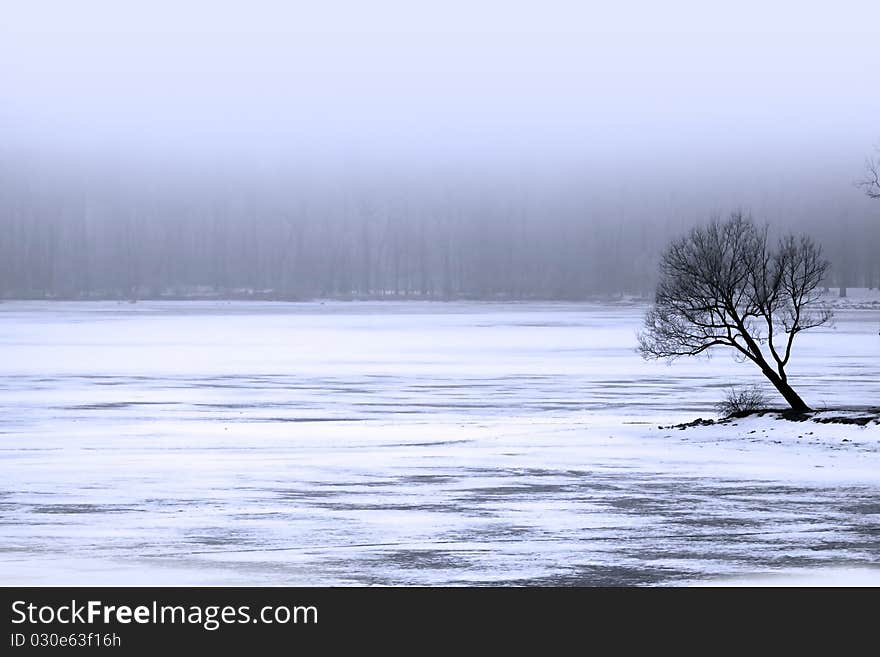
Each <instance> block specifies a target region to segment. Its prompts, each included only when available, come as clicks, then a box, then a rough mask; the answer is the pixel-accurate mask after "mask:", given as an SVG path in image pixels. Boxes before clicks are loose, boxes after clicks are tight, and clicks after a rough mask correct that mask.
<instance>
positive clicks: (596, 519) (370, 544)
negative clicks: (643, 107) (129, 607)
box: [0, 302, 880, 585]
mask: <svg viewBox="0 0 880 657" xmlns="http://www.w3.org/2000/svg"><path fill="white" fill-rule="evenodd" d="M643 311H644V308H643V307H642V306H639V305H637V304H618V305H597V304H486V303H472V304H471V303H448V304H444V303H413V302H409V303H379V302H352V303H343V302H335V303H334V302H327V303H323V304H322V303H303V304H290V303H245V302H233V303H228V302H176V303H175V302H149V303H143V302H141V303H137V304H128V303H122V304H117V303H112V302H108V303H92V302H89V303H59V302H55V303H42V302H12V303H2V304H0V357H2V360H0V413H2V415H0V511H2V529H0V537H2V543H0V582H2V583H4V584H254V585H273V584H291V585H297V584H301V585H309V584H314V585H323V584H330V585H333V584H383V585H384V584H429V585H430V584H443V585H447V584H495V583H504V584H509V583H515V584H674V583H694V582H699V581H705V582H709V583H717V582H740V581H743V580H742V578H743V577H759V578H760V577H766V576H770V575H773V574H778V573H785V572H789V571H790V572H792V573H796V575H797V577H798V578H800V579H798V580H797V581H802V579H803V577H804V576H805V575H804V573H807V574H810V573H816V574H820V576H821V577H824V580H823V581H827V580H828V578H829V577H830V578H831V580H832V581H833V580H834V578H835V575H834V573H842V572H846V573H868V572H870V571H864V570H852V567H855V566H864V565H870V564H874V563H876V562H877V561H878V557H880V542H878V541H877V538H876V537H877V526H878V521H880V487H878V484H880V468H878V465H880V454H878V448H880V428H878V427H877V425H876V424H873V423H872V424H869V425H868V426H865V427H859V426H854V425H819V424H814V425H810V426H807V425H805V424H802V423H786V422H780V421H773V420H770V419H767V418H764V419H749V420H743V421H741V422H738V423H735V425H730V426H718V425H715V426H712V427H699V428H695V429H689V430H687V431H679V430H675V429H672V430H670V429H660V428H658V427H659V426H668V425H670V424H672V423H674V422H680V421H687V420H692V419H694V418H696V417H700V416H702V417H704V418H705V417H714V416H715V412H714V408H713V407H714V404H715V402H716V401H718V399H719V398H720V397H721V396H722V394H723V390H722V388H723V387H725V386H727V385H729V384H731V383H746V382H759V381H760V380H761V379H760V375H759V374H758V373H757V372H754V371H752V369H753V368H751V367H750V366H749V365H747V364H742V363H737V362H735V361H734V360H733V359H731V358H730V357H729V356H727V355H726V354H724V353H723V352H722V353H719V355H718V356H716V357H715V358H713V359H712V360H710V361H706V360H689V361H679V362H677V363H675V364H673V365H671V366H669V365H666V364H664V363H646V362H644V361H642V360H641V359H640V358H639V357H638V355H637V354H636V353H635V351H634V347H635V332H636V330H637V329H638V328H639V325H640V320H641V315H642V313H643ZM878 323H880V310H873V309H851V310H846V309H841V310H840V311H839V312H838V317H837V322H836V326H835V327H834V328H828V329H824V330H821V331H816V332H814V333H812V334H804V335H802V336H800V338H799V340H800V342H799V345H798V347H799V348H798V349H797V351H796V353H795V355H794V359H793V361H794V362H793V364H792V368H791V377H792V382H793V384H794V385H795V387H796V388H797V389H798V390H799V392H801V394H802V396H803V397H804V398H805V399H806V400H807V401H808V402H809V403H811V404H813V405H814V406H817V407H821V406H823V405H827V406H837V405H847V406H854V405H871V404H874V403H875V402H876V400H877V398H878V392H880V365H878V363H880V360H878V355H880V336H878V335H877V333H878ZM806 432H812V433H811V434H809V435H807V434H806ZM825 567H835V568H837V569H838V570H828V571H826V570H823V568H825ZM840 568H846V569H847V570H845V571H844V570H839V569H840ZM822 573H825V574H824V575H821V574H822ZM828 573H831V575H828ZM793 577H794V575H793ZM858 577H859V576H858V575H856V576H855V577H851V576H849V575H847V577H846V580H847V581H846V583H847V584H851V583H853V581H852V580H853V579H854V578H855V579H858ZM718 578H720V579H718ZM873 578H874V581H876V575H874V576H873ZM871 579H872V578H871V577H870V576H868V575H865V581H871ZM762 581H763V580H762Z"/></svg>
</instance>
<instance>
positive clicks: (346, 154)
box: [0, 0, 880, 299]
mask: <svg viewBox="0 0 880 657" xmlns="http://www.w3.org/2000/svg"><path fill="white" fill-rule="evenodd" d="M474 5H475V3H466V2H459V1H454V2H444V3H430V4H426V3H405V2H387V1H378V2H371V3H356V2H353V1H352V0H349V1H338V2H323V3H320V5H319V6H318V5H317V4H316V3H297V2H270V1H265V0H257V1H253V2H248V3H246V4H245V3H233V2H186V3H181V2H170V1H167V0H154V1H153V2H149V3H147V2H132V3H116V2H109V1H95V0H83V1H81V2H77V3H69V2H62V1H57V2H53V1H43V0H34V1H31V2H28V3H12V2H8V3H4V6H3V16H4V18H3V21H2V24H0V297H8V298H13V297H65V298H77V297H117V296H119V297H146V296H203V295H219V296H241V295H245V296H247V295H260V296H266V297H270V298H291V299H298V298H313V297H323V296H332V297H383V296H407V297H419V298H426V297H427V298H455V297H474V298H498V297H503V298H587V297H590V296H594V295H615V294H622V293H631V294H648V293H649V292H650V289H651V286H652V284H653V276H654V266H655V263H656V257H657V253H658V251H659V249H660V248H662V246H663V244H664V243H665V241H666V240H667V239H668V238H669V237H670V236H672V235H673V234H675V233H676V232H678V231H680V230H683V229H684V228H686V227H688V226H690V225H692V224H693V223H695V222H700V221H705V220H707V219H709V218H710V217H712V216H713V215H718V214H722V215H723V214H725V213H727V212H729V211H731V210H733V209H737V208H743V209H746V210H748V211H750V212H752V214H753V215H754V217H755V218H756V219H757V220H759V221H768V222H770V223H771V224H772V225H773V227H774V229H783V228H786V229H787V228H789V227H794V228H797V229H799V230H805V231H809V232H810V233H812V234H813V235H814V236H815V237H816V238H817V239H818V240H819V241H820V242H822V244H823V245H824V247H825V250H826V253H827V254H828V255H829V257H830V258H831V260H832V262H833V265H834V266H833V270H832V271H833V273H832V276H833V279H832V280H830V281H829V284H834V285H838V284H840V285H865V286H877V285H878V284H880V268H878V266H877V265H876V264H875V260H876V258H875V254H876V252H877V250H878V247H880V230H878V225H880V202H877V201H872V200H870V199H868V198H866V196H865V195H864V194H863V193H862V192H861V191H860V190H859V189H858V188H856V187H855V185H854V183H855V181H857V180H858V179H859V177H860V176H861V175H862V173H863V167H864V159H865V157H866V156H867V155H868V154H869V153H870V152H871V149H872V147H873V146H874V145H875V144H876V143H877V142H878V139H880V79H878V70H880V69H878V62H880V39H878V35H877V26H878V25H880V9H878V8H877V6H876V3H870V2H841V3H837V4H835V6H834V9H833V13H832V12H830V11H829V10H828V8H827V5H825V4H824V3H822V4H820V3H808V2H797V3H795V2H777V3H773V7H767V6H764V3H758V2H745V3H737V4H736V5H735V6H729V7H714V6H711V7H710V6H708V5H707V4H706V3H698V2H671V3H663V5H662V6H660V5H659V4H657V3H650V2H647V1H641V2H620V3H615V5H614V8H610V7H608V6H607V3H591V2H544V3H540V5H537V4H535V3H517V2H494V1H491V2H481V3H479V5H478V6H474Z"/></svg>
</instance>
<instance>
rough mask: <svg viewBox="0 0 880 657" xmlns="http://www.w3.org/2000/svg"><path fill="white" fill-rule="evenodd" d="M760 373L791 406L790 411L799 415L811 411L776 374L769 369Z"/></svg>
mask: <svg viewBox="0 0 880 657" xmlns="http://www.w3.org/2000/svg"><path fill="white" fill-rule="evenodd" d="M762 371H763V372H764V376H766V377H767V378H768V379H769V380H770V383H772V384H773V387H775V388H776V389H777V390H778V391H779V394H781V395H782V396H783V397H785V401H787V402H788V405H789V406H791V410H793V411H798V412H800V413H803V412H806V411H811V410H813V409H811V408H810V407H809V406H807V403H806V402H805V401H804V400H803V399H801V397H800V395H799V394H797V393H796V392H795V391H794V388H792V387H791V386H790V385H788V382H787V381H784V380H783V379H782V377H780V376H779V375H778V374H777V373H776V372H774V371H773V370H771V369H766V370H762Z"/></svg>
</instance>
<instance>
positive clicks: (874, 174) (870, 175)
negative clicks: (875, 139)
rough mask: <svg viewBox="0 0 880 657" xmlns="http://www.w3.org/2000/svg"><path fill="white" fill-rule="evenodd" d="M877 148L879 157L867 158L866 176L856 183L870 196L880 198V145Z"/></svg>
mask: <svg viewBox="0 0 880 657" xmlns="http://www.w3.org/2000/svg"><path fill="white" fill-rule="evenodd" d="M876 150H877V153H878V155H877V157H869V158H868V159H867V160H865V177H864V178H862V179H861V180H860V181H859V182H857V183H856V184H857V185H858V186H859V187H861V188H862V189H864V190H865V194H867V195H868V197H869V198H880V146H878V147H877V149H876Z"/></svg>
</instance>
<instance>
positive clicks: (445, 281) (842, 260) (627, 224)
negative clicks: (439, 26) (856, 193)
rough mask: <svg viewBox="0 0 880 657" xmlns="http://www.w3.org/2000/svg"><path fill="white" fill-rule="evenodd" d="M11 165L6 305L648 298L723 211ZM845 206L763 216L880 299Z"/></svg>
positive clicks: (623, 195)
mask: <svg viewBox="0 0 880 657" xmlns="http://www.w3.org/2000/svg"><path fill="white" fill-rule="evenodd" d="M14 164H15V166H13V161H12V160H8V161H6V163H5V165H4V163H3V162H0V298H6V299H14V298H38V299H40V298H60V299H80V298H83V299H88V298H101V299H114V298H117V299H141V298H192V297H221V298H239V297H254V298H269V299H290V300H300V299H313V298H416V299H563V300H578V299H589V298H595V297H603V296H616V295H624V294H626V295H635V296H645V297H647V296H650V295H651V293H652V291H653V286H654V284H655V282H656V280H657V278H656V276H657V274H656V271H657V263H658V259H659V257H660V251H661V249H662V247H663V245H664V244H665V243H666V242H667V241H668V239H669V237H670V236H671V235H674V234H676V233H677V232H679V231H681V230H683V229H684V228H686V227H687V226H690V225H693V224H694V223H695V222H697V221H702V220H704V219H705V217H706V214H707V212H706V207H712V206H711V205H709V204H708V203H706V202H703V201H700V200H699V199H697V201H694V200H693V199H691V198H688V197H684V198H678V199H676V198H675V197H674V195H671V194H666V195H665V196H664V195H663V194H661V193H658V190H656V189H650V188H648V187H647V186H644V185H639V186H636V187H630V188H621V191H618V193H617V195H616V196H615V195H614V194H609V193H607V190H605V189H604V188H603V187H602V185H600V184H598V183H597V184H594V185H592V186H590V184H589V180H587V181H586V182H584V183H578V182H575V183H572V182H570V181H569V182H560V183H558V184H555V183H554V184H543V183H542V184H529V183H528V182H525V181H523V180H516V179H513V180H496V181H493V180H491V179H488V178H486V177H483V178H479V179H478V178H473V179H470V180H469V179H466V178H462V179H460V180H457V181H451V180H446V181H429V182H426V181H425V180H424V179H418V180H416V179H406V178H405V177H404V176H398V177H393V176H377V180H378V181H379V182H375V181H374V182H373V183H370V182H368V181H364V180H350V181H344V179H343V178H334V177H329V176H328V177H325V178H323V179H321V178H320V177H316V176H312V177H311V178H309V176H307V175H290V176H283V175H278V176H274V177H273V176H265V177H258V178H257V179H256V180H254V179H253V178H252V179H250V180H249V181H242V180H240V179H238V178H237V177H236V176H234V175H232V174H229V175H226V176H225V177H224V176H215V177H213V178H203V179H199V178H196V177H185V176H182V177H180V178H179V179H175V178H174V176H171V175H168V176H152V177H150V176H143V175H125V174H122V173H117V174H114V173H113V172H112V171H110V170H107V169H91V170H83V171H81V172H73V173H71V172H70V171H68V172H59V171H57V170H53V169H52V168H51V167H40V166H37V165H30V166H22V165H20V163H18V162H15V163H14ZM710 191H711V190H710ZM852 191H853V190H852V188H851V187H850V188H849V189H847V190H844V192H845V194H848V195H850V196H853V193H852ZM833 202H834V200H833V199H832V201H827V202H826V204H825V205H824V206H823V205H821V204H816V203H811V202H807V201H804V202H803V203H801V204H799V205H796V206H792V207H790V208H784V207H770V211H769V212H767V214H768V215H771V216H765V215H762V214H761V212H760V210H761V208H758V209H757V211H754V212H753V214H755V216H756V219H758V220H762V221H763V220H767V221H770V222H771V223H772V224H773V225H774V226H775V225H784V224H785V223H786V221H789V222H791V223H794V224H796V225H797V227H798V228H799V229H801V230H805V231H807V232H810V234H811V235H814V236H815V238H816V239H817V241H819V242H820V243H822V244H823V247H824V249H825V253H826V255H827V256H828V258H829V260H830V261H831V263H832V267H831V269H830V270H829V271H830V274H829V276H828V277H827V279H826V280H825V281H823V284H824V285H828V286H860V287H862V286H863V287H878V286H880V262H878V260H877V258H876V257H875V256H876V253H877V252H878V251H880V222H877V221H876V217H875V216H873V215H871V214H870V213H863V214H859V212H854V211H852V210H851V209H849V210H847V209H844V210H840V209H838V208H837V207H835V206H834V205H833ZM871 208H872V209H873V208H874V206H873V204H872V205H871ZM747 209H752V210H754V209H753V208H747ZM718 210H719V213H720V211H721V210H722V208H718ZM873 214H874V215H875V214H876V212H874V213H873ZM780 218H781V219H780Z"/></svg>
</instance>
